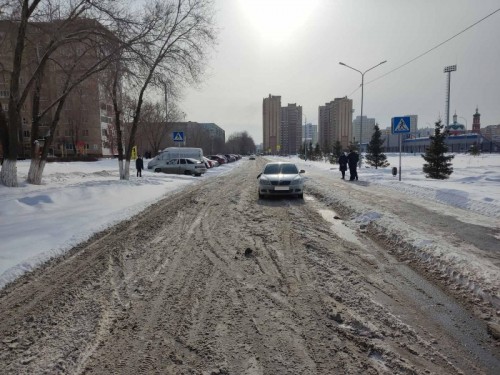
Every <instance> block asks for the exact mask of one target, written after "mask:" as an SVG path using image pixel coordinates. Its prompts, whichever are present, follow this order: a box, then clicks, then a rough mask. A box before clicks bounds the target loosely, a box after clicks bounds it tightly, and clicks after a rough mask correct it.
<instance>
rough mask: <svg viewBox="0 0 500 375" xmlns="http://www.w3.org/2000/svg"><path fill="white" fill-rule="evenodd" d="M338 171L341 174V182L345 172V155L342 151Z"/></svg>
mask: <svg viewBox="0 0 500 375" xmlns="http://www.w3.org/2000/svg"><path fill="white" fill-rule="evenodd" d="M339 171H340V173H342V180H345V171H347V155H346V154H345V152H343V151H342V154H341V155H340V157H339Z"/></svg>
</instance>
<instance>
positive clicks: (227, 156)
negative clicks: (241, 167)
mask: <svg viewBox="0 0 500 375" xmlns="http://www.w3.org/2000/svg"><path fill="white" fill-rule="evenodd" d="M224 156H225V157H226V159H227V161H228V163H232V162H233V161H236V158H235V157H234V156H233V155H231V154H224Z"/></svg>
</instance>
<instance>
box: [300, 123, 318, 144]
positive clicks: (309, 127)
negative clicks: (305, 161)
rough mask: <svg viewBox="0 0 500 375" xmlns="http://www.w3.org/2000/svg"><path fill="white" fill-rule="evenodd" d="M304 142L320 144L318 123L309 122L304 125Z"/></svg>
mask: <svg viewBox="0 0 500 375" xmlns="http://www.w3.org/2000/svg"><path fill="white" fill-rule="evenodd" d="M302 142H306V143H307V144H308V145H309V143H311V144H312V146H313V147H315V146H316V145H317V144H318V125H313V124H311V123H309V124H305V125H303V126H302Z"/></svg>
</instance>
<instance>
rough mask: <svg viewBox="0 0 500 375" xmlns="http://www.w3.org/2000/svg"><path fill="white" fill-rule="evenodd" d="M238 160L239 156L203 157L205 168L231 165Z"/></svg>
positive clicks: (219, 155) (218, 155)
mask: <svg viewBox="0 0 500 375" xmlns="http://www.w3.org/2000/svg"><path fill="white" fill-rule="evenodd" d="M240 159H241V155H237V154H225V155H222V154H217V155H209V156H204V157H203V160H204V161H205V165H206V167H207V168H213V167H218V166H219V165H222V164H227V163H232V162H235V161H236V160H240Z"/></svg>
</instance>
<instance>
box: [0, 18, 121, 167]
mask: <svg viewBox="0 0 500 375" xmlns="http://www.w3.org/2000/svg"><path fill="white" fill-rule="evenodd" d="M79 25H84V26H85V27H86V28H89V26H91V27H100V25H99V24H97V23H96V22H95V21H92V20H79V21H77V22H75V25H74V27H75V28H76V27H79ZM17 26H18V24H17V23H15V22H12V21H6V20H3V21H0V104H1V105H2V107H3V108H4V109H6V108H7V106H8V101H9V95H10V74H11V71H12V61H13V54H14V50H13V48H14V46H15V37H16V34H17ZM53 30H55V24H52V23H37V24H30V25H28V29H27V42H26V45H25V50H24V56H23V69H22V72H21V79H20V83H21V87H23V86H24V85H25V84H27V82H28V81H29V79H30V78H31V76H32V74H33V72H34V69H35V67H36V65H37V64H38V61H39V60H40V55H41V53H42V52H43V49H44V47H45V46H46V45H47V43H48V41H49V38H50V36H49V34H50V33H51V32H53ZM98 53H99V51H97V50H89V47H88V44H86V43H84V42H79V41H74V42H72V43H67V44H66V45H64V46H63V47H61V48H59V49H58V50H57V51H56V53H54V54H53V55H52V56H51V58H52V59H51V61H49V62H48V64H47V68H46V70H45V72H44V75H43V78H42V81H41V83H42V84H41V87H42V89H41V91H40V98H41V100H40V106H41V108H40V112H42V111H44V110H45V109H46V108H47V107H48V106H49V105H50V104H51V103H53V102H54V101H56V100H57V99H58V98H59V96H60V95H61V93H62V92H63V86H64V84H65V82H66V80H67V79H68V78H69V79H71V74H73V77H74V76H78V75H79V74H80V73H82V72H84V71H85V70H86V69H88V67H89V66H91V65H93V64H94V63H95V62H96V61H97V59H98ZM75 64H76V66H75ZM101 77H102V75H97V74H95V75H93V76H91V77H89V78H88V79H86V80H85V81H83V82H82V83H81V84H79V85H78V86H77V87H76V88H75V89H74V90H73V91H72V92H71V93H70V94H69V95H68V97H67V99H66V102H65V105H64V107H63V110H62V112H61V114H60V119H59V122H58V126H57V128H56V130H55V132H54V134H53V136H54V139H53V142H52V147H51V149H50V152H49V154H50V155H55V156H66V155H75V154H83V155H94V156H110V155H114V154H116V153H117V145H116V141H113V134H114V130H113V129H114V126H113V121H114V116H113V111H112V103H111V101H110V100H109V96H108V95H107V93H106V88H105V86H104V85H103V84H102V79H101ZM73 79H74V78H73ZM31 97H32V95H29V96H28V99H27V100H26V101H25V103H24V105H23V107H22V109H21V121H22V129H21V132H20V134H19V145H20V147H19V157H22V158H23V157H24V158H29V157H31V155H30V154H31V142H32V126H31V124H32V120H33V118H32V117H33V110H32V100H31ZM55 114H56V108H55V107H54V108H52V109H51V110H50V111H49V112H48V113H47V114H46V115H45V116H43V117H42V119H41V122H40V131H39V132H38V133H39V134H38V138H39V141H40V142H43V141H44V140H45V139H46V138H47V137H48V136H49V135H50V125H51V123H52V121H53V119H54V116H55Z"/></svg>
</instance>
